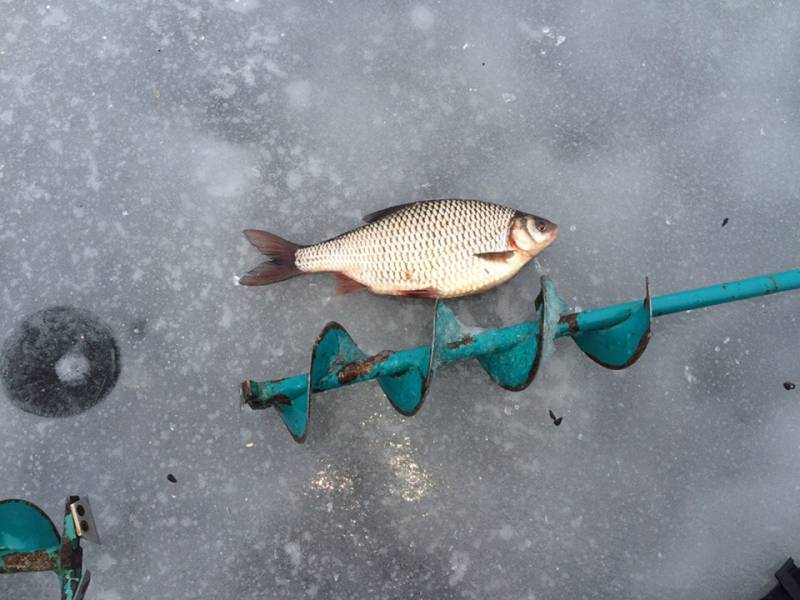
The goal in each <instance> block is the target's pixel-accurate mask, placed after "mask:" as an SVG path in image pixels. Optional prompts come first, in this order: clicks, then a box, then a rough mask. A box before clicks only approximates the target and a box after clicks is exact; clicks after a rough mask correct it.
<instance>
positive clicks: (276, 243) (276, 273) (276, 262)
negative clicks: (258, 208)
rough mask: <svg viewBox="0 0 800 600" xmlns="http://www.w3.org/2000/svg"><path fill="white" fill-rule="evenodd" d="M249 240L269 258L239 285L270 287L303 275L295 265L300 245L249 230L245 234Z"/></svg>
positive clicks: (242, 278) (242, 279)
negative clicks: (295, 255) (296, 253)
mask: <svg viewBox="0 0 800 600" xmlns="http://www.w3.org/2000/svg"><path fill="white" fill-rule="evenodd" d="M244 235H245V237H246V238H247V240H248V241H249V242H250V243H251V244H253V246H255V247H256V248H258V250H259V252H261V254H264V255H265V256H268V257H269V259H270V260H265V261H264V262H262V263H261V264H260V265H258V266H257V267H256V268H255V269H253V270H251V271H248V272H247V273H245V275H243V276H242V277H241V278H240V279H239V285H247V286H251V285H269V284H270V283H276V282H278V281H283V280H285V279H290V278H292V277H297V276H298V275H302V273H303V271H301V270H300V269H298V268H297V267H296V266H295V263H294V253H295V252H296V251H297V249H298V248H302V246H300V245H299V244H294V243H292V242H289V241H287V240H284V239H283V238H280V237H278V236H277V235H274V234H272V233H269V232H267V231H258V230H256V229H247V230H245V232H244Z"/></svg>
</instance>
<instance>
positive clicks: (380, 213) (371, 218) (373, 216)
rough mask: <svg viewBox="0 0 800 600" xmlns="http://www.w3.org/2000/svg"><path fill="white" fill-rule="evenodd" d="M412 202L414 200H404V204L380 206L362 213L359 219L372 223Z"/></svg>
mask: <svg viewBox="0 0 800 600" xmlns="http://www.w3.org/2000/svg"><path fill="white" fill-rule="evenodd" d="M412 204H416V202H406V203H405V204H398V205H397V206H390V207H388V208H382V209H380V210H376V211H375V212H371V213H369V214H368V215H364V216H363V217H361V220H362V221H364V222H365V223H374V222H375V221H379V220H380V219H382V218H383V217H387V216H389V215H391V214H392V213H396V212H397V211H399V210H402V209H404V208H406V207H408V206H411V205H412Z"/></svg>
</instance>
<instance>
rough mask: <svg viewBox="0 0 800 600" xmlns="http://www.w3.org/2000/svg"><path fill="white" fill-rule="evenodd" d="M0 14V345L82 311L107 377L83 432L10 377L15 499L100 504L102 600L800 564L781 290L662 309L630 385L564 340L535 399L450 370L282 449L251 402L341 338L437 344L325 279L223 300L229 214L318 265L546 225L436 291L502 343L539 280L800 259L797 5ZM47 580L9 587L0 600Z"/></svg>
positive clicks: (728, 2)
mask: <svg viewBox="0 0 800 600" xmlns="http://www.w3.org/2000/svg"><path fill="white" fill-rule="evenodd" d="M0 14H2V17H1V18H0V203H1V205H2V210H0V257H2V260H0V344H5V343H7V342H8V340H9V339H12V338H14V335H15V333H14V332H16V331H18V328H19V327H20V324H21V323H23V322H24V321H25V319H26V318H27V317H29V316H30V315H32V314H35V313H37V312H38V311H41V310H43V309H47V308H50V307H65V306H71V307H75V308H77V309H80V310H82V311H88V314H91V315H93V317H95V318H96V319H97V320H98V322H99V323H100V324H101V325H102V327H107V328H108V329H109V330H110V331H111V332H113V344H116V346H117V347H118V352H119V357H120V363H119V364H120V369H119V373H118V379H116V384H115V385H113V386H112V388H113V389H109V390H108V391H107V393H106V392H103V391H102V390H101V389H100V388H104V387H105V386H106V383H105V381H106V380H103V381H104V383H103V386H100V387H98V390H99V391H98V390H95V393H97V394H99V396H94V395H92V396H91V397H92V399H94V400H97V404H96V405H94V406H92V407H90V408H88V410H85V411H84V412H81V413H80V414H77V415H74V416H69V417H64V418H52V417H49V416H40V415H37V414H32V413H30V412H25V411H23V410H20V407H19V404H18V403H16V402H14V401H12V398H11V394H10V393H9V390H8V389H6V390H0V448H1V449H2V457H3V460H2V461H0V499H2V498H8V497H19V498H25V499H28V500H31V501H33V502H36V503H37V504H39V505H41V506H42V507H43V508H44V509H45V510H46V511H47V512H48V514H49V515H50V516H51V517H56V518H57V517H58V514H59V512H60V510H61V509H62V506H63V502H64V499H65V498H66V497H67V496H68V495H69V494H78V493H79V494H87V495H89V497H90V499H91V502H92V507H93V510H94V512H95V518H96V521H97V526H98V528H99V532H100V536H101V538H102V540H103V545H102V546H93V545H90V544H86V545H85V554H84V557H85V564H86V566H87V567H88V568H89V569H90V570H91V571H92V574H93V581H92V585H91V587H90V589H89V593H88V596H87V597H88V598H90V599H92V600H121V599H125V598H138V597H142V598H148V597H154V598H159V597H163V598H170V599H173V600H183V599H187V600H188V599H190V598H197V597H201V596H202V597H215V598H224V599H237V600H238V599H246V598H259V599H260V598H276V599H278V598H301V597H309V598H326V599H327V598H348V599H351V598H364V599H367V598H369V599H373V598H385V599H394V598H426V599H427V598H431V599H444V598H454V599H456V598H459V599H460V598H464V599H467V598H487V597H493V598H520V599H529V600H531V599H536V600H546V599H557V598H559V599H560V598H599V599H605V598H609V599H610V598H614V599H616V598H631V597H637V598H642V599H650V598H652V599H663V598H670V599H690V598H691V599H695V598H698V597H700V598H708V599H726V600H727V599H734V600H739V599H740V600H749V599H756V598H760V597H761V596H763V595H764V594H765V593H766V592H767V591H768V590H769V588H771V587H772V586H773V585H774V583H775V580H774V578H773V573H774V571H775V570H776V569H777V568H778V567H780V565H781V564H782V563H783V562H784V560H785V559H786V558H787V557H788V556H794V557H795V558H796V559H798V558H800V511H798V510H797V506H798V503H800V462H798V460H797V456H798V450H799V449H800V442H798V439H800V438H799V437H798V433H799V432H800V392H798V390H797V389H795V390H787V389H784V386H783V382H785V381H795V382H798V383H800V362H798V358H797V357H798V350H799V349H800V322H799V321H798V312H799V311H798V307H800V294H798V293H787V294H781V295H778V296H774V297H769V298H764V299H757V300H751V301H746V302H739V303H734V304H730V305H725V306H720V307H715V308H711V309H708V310H700V311H694V312H691V313H688V314H682V315H677V316H671V317H665V318H663V319H659V320H657V321H656V322H655V326H654V337H653V340H652V342H651V344H650V347H649V349H648V351H647V352H646V353H645V354H644V356H643V357H642V359H641V360H640V361H639V362H638V363H637V364H636V365H635V366H634V367H632V368H631V369H629V370H626V371H621V372H611V371H607V370H604V369H602V368H600V367H598V366H597V365H596V364H594V363H593V362H591V361H589V360H587V359H586V358H585V357H584V356H583V355H582V354H581V353H580V351H579V350H578V349H577V348H576V347H575V346H574V344H572V343H571V342H569V341H568V340H560V341H559V342H558V343H557V346H558V352H557V353H556V354H555V355H554V356H553V357H552V358H551V359H550V361H549V362H548V363H547V365H546V366H545V368H544V371H543V373H541V375H540V376H539V378H538V379H537V381H535V382H534V383H533V385H532V386H531V387H529V388H528V389H527V390H525V391H523V392H520V393H511V392H505V391H503V390H501V389H500V388H498V387H496V386H495V385H494V384H492V383H491V382H490V381H489V379H488V378H487V377H486V375H485V374H484V372H483V371H482V370H480V369H479V368H478V366H477V365H475V364H459V365H456V366H452V367H446V368H443V369H441V370H440V371H439V372H438V374H437V381H436V385H435V386H433V387H432V389H431V393H430V395H429V396H428V398H427V400H426V403H425V406H424V408H423V409H422V411H421V412H420V413H419V414H418V415H417V416H416V417H414V418H412V419H405V418H403V417H401V416H400V415H398V414H397V413H395V412H394V411H393V410H392V409H391V407H390V406H389V404H388V402H386V400H385V399H384V398H383V396H382V395H381V393H380V390H379V388H378V387H377V385H375V384H364V385H359V386H352V387H349V388H345V389H342V390H339V391H335V392H330V393H327V394H325V395H322V396H320V397H319V398H318V401H317V402H316V404H315V407H314V416H313V419H312V423H311V433H310V435H309V439H308V441H307V442H306V443H305V444H304V445H297V444H295V443H294V442H293V441H292V439H291V437H290V436H289V434H288V433H287V432H286V430H285V428H284V426H283V425H282V424H281V422H280V420H279V419H278V417H277V415H276V414H274V412H273V411H258V412H251V411H247V410H245V411H244V412H239V410H238V404H239V395H238V385H239V383H240V382H241V381H242V380H244V379H248V378H254V379H269V378H277V377H283V376H287V375H292V374H295V373H299V372H302V371H304V370H305V369H306V367H307V364H308V352H309V348H310V345H311V343H312V341H313V340H314V338H315V337H316V335H317V333H318V332H319V330H320V329H321V328H322V327H323V325H324V324H325V323H326V322H327V321H330V320H336V321H339V322H340V323H342V324H343V325H344V326H345V327H346V328H347V329H348V331H349V332H350V333H351V334H352V335H353V337H354V339H355V340H356V341H357V342H358V343H359V344H360V345H361V346H362V347H363V348H364V349H366V350H368V351H372V352H377V351H379V350H382V349H385V348H395V349H398V348H404V347H408V346H416V345H421V344H424V343H427V341H428V336H429V330H430V322H431V319H432V304H431V303H430V302H428V301H423V300H408V299H397V298H383V297H376V296H369V295H364V294H362V295H356V296H345V297H342V296H336V295H335V294H334V285H333V282H332V281H331V280H330V278H329V277H326V276H314V277H308V278H306V277H303V278H298V279H294V280H291V281H286V282H283V283H280V284H277V285H275V286H271V287H268V288H257V289H245V288H243V287H240V286H237V285H236V277H237V276H238V275H241V274H243V273H244V272H245V271H247V270H248V269H250V268H251V267H253V266H254V265H255V264H256V263H257V262H258V261H259V260H260V258H259V256H258V255H257V253H256V252H255V250H254V249H252V248H251V247H250V245H249V244H248V243H247V241H246V240H245V239H244V237H243V236H242V234H241V231H242V230H243V229H245V228H250V227H252V228H257V229H266V230H270V231H274V232H276V233H278V234H280V235H282V236H285V237H287V238H289V239H291V240H293V241H297V242H299V243H310V242H314V241H318V240H321V239H324V238H326V237H330V236H332V235H335V234H338V233H340V232H342V231H345V230H347V229H350V228H352V227H353V226H355V225H357V224H358V223H359V219H360V217H361V215H363V214H366V213H368V212H371V211H373V210H375V209H378V208H382V207H385V206H389V205H392V204H398V203H401V202H408V201H412V200H418V199H427V198H439V197H472V198H483V199H487V200H494V201H497V202H500V203H503V204H507V205H509V206H514V207H516V208H519V209H520V210H525V211H528V212H533V213H536V214H541V215H542V216H545V217H547V218H549V219H552V220H554V221H555V222H556V223H558V224H559V225H560V228H561V234H560V236H559V239H558V241H557V242H556V243H554V244H553V245H552V246H551V247H550V248H549V249H547V250H546V251H545V252H544V253H543V254H542V255H541V256H540V257H538V258H537V259H536V264H532V265H529V266H528V267H526V268H525V269H524V270H523V271H522V272H521V273H520V275H518V276H517V277H516V278H515V279H514V280H512V281H511V282H510V283H508V284H506V285H504V286H502V287H500V288H498V289H496V290H493V291H491V292H489V293H487V294H484V295H482V296H479V297H474V298H467V299H463V300H459V301H455V302H453V303H452V304H451V305H452V306H453V307H454V309H455V310H456V312H457V314H458V315H459V317H460V318H461V319H462V320H463V321H465V322H467V323H470V324H474V325H480V326H484V327H486V326H497V325H502V324H510V323H514V322H518V321H520V320H523V319H528V318H530V316H531V314H532V311H533V300H534V297H535V295H536V293H537V292H538V275H539V273H546V274H548V275H550V276H551V277H553V279H554V280H555V282H556V284H557V285H558V287H559V291H560V292H561V294H562V295H563V296H564V297H565V299H566V300H567V301H568V302H569V304H570V305H571V306H572V307H573V308H575V307H577V306H581V307H583V308H589V307H593V306H600V305H605V304H609V303H616V302H620V301H624V300H628V299H632V298H636V297H641V295H642V293H643V289H644V278H645V276H646V275H649V276H650V278H651V282H652V286H653V293H654V294H663V293H667V292H671V291H677V290H680V289H685V288H690V287H696V286H701V285H705V284H711V283H716V282H720V281H725V280H729V279H737V278H740V277H749V276H753V275H758V274H762V273H770V272H775V271H781V270H786V269H790V268H796V267H798V266H800V265H799V264H798V260H799V259H798V257H800V236H799V235H798V231H800V210H798V209H799V208H800V197H799V196H798V194H800V145H799V144H798V140H799V139H800V112H798V106H800V83H799V82H800V63H798V61H797V47H798V46H797V33H798V27H800V6H798V5H796V4H795V3H792V2H785V1H784V2H778V1H767V2H756V1H750V0H724V1H720V2H716V3H690V4H683V3H667V2H664V3H658V2H632V1H629V2H610V1H605V0H603V1H599V2H544V1H535V2H521V1H511V2H507V3H503V4H502V5H501V6H497V7H490V6H489V5H488V4H486V3H482V2H472V3H444V2H442V3H439V2H423V3H416V2H410V3H404V2H401V3H394V2H372V3H346V2H341V1H340V0H329V1H328V2H315V3H311V2H307V3H292V2H281V1H275V2H267V1H266V0H212V1H209V2H204V3H190V2H171V3H152V2H143V1H141V0H136V1H132V2H125V3H108V2H72V3H68V2H65V3H57V2H53V3H49V4H48V3H34V2H29V1H27V0H6V1H5V2H4V3H2V9H0ZM724 220H726V221H725V226H724V227H723V226H722V224H723V221H724ZM109 343H111V342H109ZM87 348H89V346H87ZM57 350H58V352H57ZM62 350H63V349H61V348H60V347H58V348H57V347H55V346H52V347H51V346H47V345H45V347H43V348H42V351H43V352H45V353H46V354H47V353H49V354H48V355H50V356H51V358H52V365H53V367H52V373H51V374H50V377H51V378H52V379H51V380H50V381H51V383H52V385H53V386H55V387H54V388H53V389H58V390H61V391H62V392H63V391H64V390H65V389H67V388H70V389H74V388H75V387H76V386H79V385H82V384H83V383H84V382H83V379H84V378H85V377H87V375H86V374H87V373H88V374H89V375H91V374H92V373H94V371H92V368H94V366H95V365H96V363H95V361H94V359H92V356H95V354H92V353H91V352H90V351H89V350H88V349H86V348H84V350H80V349H79V350H75V351H68V350H64V351H62ZM97 356H99V354H98V355H97ZM102 356H104V357H105V358H104V360H106V361H108V362H107V363H103V364H104V365H105V366H104V367H103V368H104V370H103V371H102V372H103V373H113V372H114V368H115V366H116V362H115V361H114V360H112V358H113V357H109V355H108V354H107V353H106V354H103V355H102ZM48 360H50V359H48ZM90 379H91V377H90ZM104 394H106V395H104ZM55 400H56V398H54V396H53V395H47V396H46V398H45V401H46V402H54V401H55ZM550 410H552V411H553V412H554V414H556V415H558V416H561V417H563V422H561V424H560V426H558V427H554V426H553V422H552V420H551V418H550V416H549V411H550ZM170 474H171V475H173V478H174V480H175V481H174V482H173V481H172V480H170V479H168V478H167V476H168V475H170ZM57 594H58V589H57V583H56V578H55V577H54V576H53V575H52V574H40V575H32V574H26V575H14V576H0V598H14V599H15V600H26V599H30V600H33V599H37V600H38V599H41V598H55V597H57Z"/></svg>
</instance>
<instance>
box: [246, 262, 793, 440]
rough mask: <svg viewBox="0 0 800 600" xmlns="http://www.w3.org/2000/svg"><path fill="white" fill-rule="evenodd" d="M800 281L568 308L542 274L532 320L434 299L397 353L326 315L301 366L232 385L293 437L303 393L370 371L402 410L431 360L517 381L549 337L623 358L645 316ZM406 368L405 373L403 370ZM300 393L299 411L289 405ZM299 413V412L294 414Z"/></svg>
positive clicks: (763, 281)
mask: <svg viewBox="0 0 800 600" xmlns="http://www.w3.org/2000/svg"><path fill="white" fill-rule="evenodd" d="M799 288H800V269H792V270H790V271H784V272H782V273H775V274H771V275H764V276H760V277H753V278H750V279H742V280H738V281H731V282H727V283H721V284H717V285H712V286H708V287H703V288H697V289H692V290H686V291H682V292H676V293H673V294H666V295H663V296H656V297H653V298H651V297H650V294H649V285H648V290H647V295H646V297H645V299H644V300H634V301H631V302H625V303H621V304H615V305H612V306H606V307H603V308H598V309H592V310H585V311H580V312H576V313H568V312H567V308H566V304H565V303H564V302H563V301H562V300H561V299H560V298H559V297H558V294H557V293H556V292H555V288H554V286H553V284H552V282H551V281H550V280H549V279H548V278H546V277H544V278H542V294H540V296H539V298H538V299H537V311H538V312H537V315H538V319H537V320H531V321H526V322H523V323H518V324H516V325H511V326H509V327H503V328H499V329H487V330H476V329H475V328H472V329H470V328H467V327H465V326H463V325H462V324H461V323H460V322H459V321H458V319H456V317H455V315H453V313H452V311H450V309H449V308H447V306H446V305H445V303H444V302H441V301H440V302H438V303H437V305H436V316H435V320H434V336H433V338H434V339H433V343H432V346H430V347H425V346H420V347H417V348H411V349H407V350H401V351H397V352H389V351H385V352H381V353H378V354H376V355H373V356H367V355H365V354H364V353H363V352H362V351H361V350H360V349H358V347H357V346H356V345H355V342H353V341H352V339H351V338H350V336H349V335H348V334H347V332H346V331H344V329H343V328H342V327H341V326H340V325H338V324H337V323H332V324H329V325H328V326H327V327H326V328H325V329H324V330H323V332H322V333H321V334H320V336H319V338H318V339H317V341H316V343H315V345H314V349H313V352H312V360H311V369H310V375H308V374H301V375H295V376H291V377H287V378H285V379H280V380H276V381H252V380H248V381H245V382H244V383H243V384H242V393H243V402H244V403H245V404H247V405H248V406H250V407H251V408H253V409H262V408H267V407H269V406H275V407H276V408H277V409H278V410H279V411H280V412H281V416H282V418H283V420H284V422H285V423H286V425H287V427H288V428H289V430H290V432H291V433H292V435H293V436H294V437H295V439H296V440H298V441H302V440H303V439H304V438H305V433H306V426H307V423H306V421H307V417H308V401H309V396H310V394H311V393H314V392H321V391H325V390H330V389H334V388H338V387H341V386H345V385H350V384H352V383H358V382H361V381H367V380H370V379H375V378H377V379H378V380H379V382H380V384H381V387H382V388H383V390H384V392H385V393H386V395H387V396H388V397H389V400H390V402H392V404H393V406H394V407H395V408H396V409H397V410H399V411H400V412H401V413H402V414H406V415H411V414H414V413H415V412H416V411H417V410H419V407H420V405H421V404H422V399H423V398H424V396H425V392H426V391H427V387H428V383H429V381H430V378H431V375H432V373H433V371H434V370H435V368H436V367H437V366H438V365H441V364H447V363H451V362H455V361H459V360H466V359H470V358H476V359H478V360H479V361H480V363H481V365H482V366H483V367H484V369H486V371H487V372H488V373H489V376H490V377H491V378H492V379H493V380H494V381H495V382H497V383H498V384H500V385H502V386H503V387H505V388H507V389H510V390H520V389H524V388H525V387H526V386H527V385H528V384H529V383H530V382H531V380H532V379H533V377H534V376H535V374H536V372H537V370H538V368H539V367H540V365H541V362H542V361H543V359H545V358H547V355H549V353H550V352H552V348H553V345H552V342H553V340H554V339H555V338H556V337H562V336H571V337H572V338H573V339H574V340H575V341H576V342H577V343H578V345H579V346H580V348H581V350H583V351H584V352H585V353H586V354H588V355H589V357H590V358H592V359H593V360H595V361H596V362H598V363H600V364H601V365H603V366H606V367H609V368H613V369H619V368H624V367H627V366H630V365H631V364H633V362H635V360H636V359H637V358H638V357H639V355H641V353H642V352H643V351H644V348H645V347H646V345H647V341H648V340H649V338H650V320H651V318H652V317H659V316H662V315H668V314H673V313H677V312H683V311H687V310H694V309H698V308H704V307H707V306H713V305H715V304H722V303H725V302H734V301H737V300H745V299H748V298H754V297H757V296H765V295H769V294H773V293H776V292H784V291H788V290H794V289H799ZM412 376H413V377H412ZM300 400H302V402H304V403H305V404H304V408H303V410H300V408H298V406H299V404H300ZM303 415H305V416H303Z"/></svg>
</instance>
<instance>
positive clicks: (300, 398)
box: [274, 322, 366, 442]
mask: <svg viewBox="0 0 800 600" xmlns="http://www.w3.org/2000/svg"><path fill="white" fill-rule="evenodd" d="M364 356H366V355H365V354H364V353H363V352H362V351H361V349H360V348H359V347H358V346H357V345H356V343H355V342H354V341H353V338H351V337H350V334H349V333H347V331H346V330H345V329H344V327H342V326H341V325H340V324H339V323H336V322H330V323H328V324H327V325H326V326H325V327H324V329H323V330H322V332H320V334H319V335H318V336H317V339H316V341H315V342H314V346H313V347H312V349H311V365H310V366H309V370H308V387H307V389H306V390H305V392H304V393H301V394H298V395H297V396H295V397H293V398H286V399H285V400H283V401H277V402H275V404H274V406H275V408H276V409H277V410H278V412H279V413H280V415H281V419H282V420H283V423H284V425H286V428H287V429H288V430H289V433H291V434H292V437H293V438H294V439H295V441H297V442H304V441H305V439H306V436H307V435H308V421H309V418H310V417H311V395H312V394H313V393H314V392H319V391H322V388H321V387H320V383H321V381H322V380H323V379H324V378H325V377H326V376H328V375H330V374H331V373H332V372H333V371H335V370H336V369H337V368H338V367H339V366H341V365H343V364H346V363H350V362H353V361H356V360H360V359H362V358H364Z"/></svg>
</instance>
